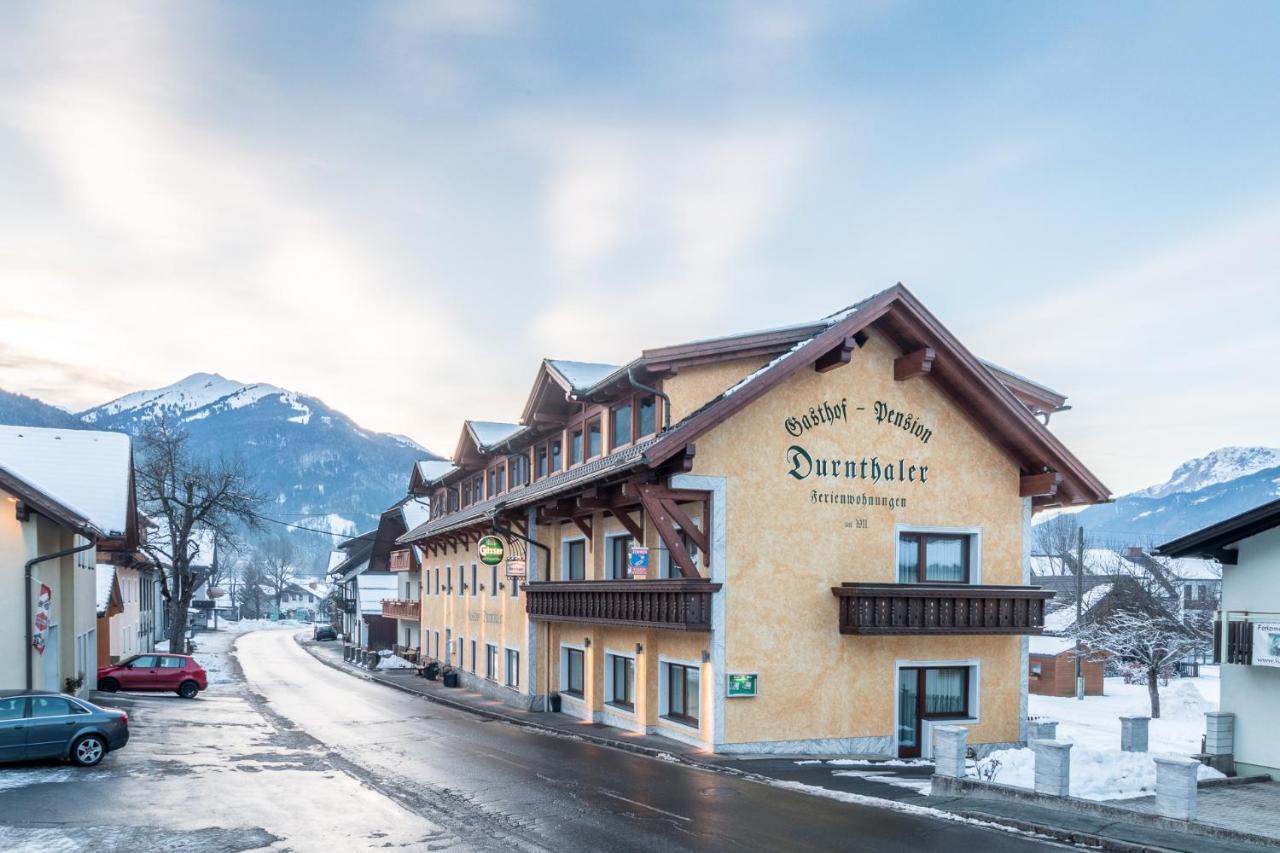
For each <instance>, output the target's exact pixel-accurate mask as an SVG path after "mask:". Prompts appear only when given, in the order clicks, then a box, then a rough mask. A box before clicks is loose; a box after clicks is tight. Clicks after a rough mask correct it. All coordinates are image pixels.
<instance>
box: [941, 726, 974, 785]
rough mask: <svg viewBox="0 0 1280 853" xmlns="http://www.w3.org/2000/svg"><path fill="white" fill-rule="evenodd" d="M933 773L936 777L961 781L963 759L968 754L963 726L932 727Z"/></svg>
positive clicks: (966, 733) (966, 731)
mask: <svg viewBox="0 0 1280 853" xmlns="http://www.w3.org/2000/svg"><path fill="white" fill-rule="evenodd" d="M932 728H933V763H934V770H933V772H934V773H935V774H937V775H938V776H950V777H952V778H955V779H963V778H964V774H965V769H964V759H965V754H966V753H967V752H968V744H967V743H966V738H967V737H968V736H969V730H968V729H966V728H965V727H964V726H933V727H932Z"/></svg>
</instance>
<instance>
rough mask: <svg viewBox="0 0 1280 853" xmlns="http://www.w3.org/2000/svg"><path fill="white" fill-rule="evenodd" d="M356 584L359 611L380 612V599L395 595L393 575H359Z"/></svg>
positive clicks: (395, 581)
mask: <svg viewBox="0 0 1280 853" xmlns="http://www.w3.org/2000/svg"><path fill="white" fill-rule="evenodd" d="M357 584H358V585H357V588H356V591H357V593H358V594H359V596H360V612H361V613H381V612H382V599H384V598H395V597H396V584H397V579H396V576H395V575H361V576H360V580H359V581H358V582H357Z"/></svg>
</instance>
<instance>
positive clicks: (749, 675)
mask: <svg viewBox="0 0 1280 853" xmlns="http://www.w3.org/2000/svg"><path fill="white" fill-rule="evenodd" d="M759 677H760V676H759V674H757V673H754V672H731V673H729V685H728V686H729V689H728V696H729V697H730V698H733V697H735V696H755V695H757V694H758V693H759V685H758V684H757V680H758V679H759Z"/></svg>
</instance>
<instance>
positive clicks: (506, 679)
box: [502, 646, 520, 690]
mask: <svg viewBox="0 0 1280 853" xmlns="http://www.w3.org/2000/svg"><path fill="white" fill-rule="evenodd" d="M502 651H503V654H502V676H503V680H502V683H503V685H504V686H506V687H510V688H511V689H512V690H519V689H520V649H519V647H517V646H503V647H502ZM512 652H515V653H516V671H515V672H514V673H512V671H511V653H512ZM513 675H514V676H515V683H512V680H511V678H512V676H513Z"/></svg>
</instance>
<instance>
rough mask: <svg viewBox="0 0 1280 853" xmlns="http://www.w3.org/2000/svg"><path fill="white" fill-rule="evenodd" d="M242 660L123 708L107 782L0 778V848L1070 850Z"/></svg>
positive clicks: (308, 668)
mask: <svg viewBox="0 0 1280 853" xmlns="http://www.w3.org/2000/svg"><path fill="white" fill-rule="evenodd" d="M237 652H238V655H237V656H238V658H239V661H240V665H241V668H242V669H243V674H244V682H243V683H234V684H228V685H220V686H218V687H215V688H213V689H211V690H210V691H209V692H208V693H207V694H202V696H201V698H200V699H197V700H195V701H192V702H183V701H182V700H178V699H177V698H176V697H169V696H129V697H125V696H120V697H119V703H118V704H120V705H121V706H124V707H128V708H129V712H130V716H131V719H132V720H133V738H134V740H133V742H132V743H130V745H129V747H128V748H127V749H125V750H123V751H121V752H120V753H116V754H113V755H111V756H109V757H108V761H106V762H104V765H103V767H102V768H101V769H96V770H93V771H88V772H87V773H85V772H84V771H77V770H75V769H73V768H57V767H48V766H46V767H43V768H39V767H37V768H23V767H20V768H18V771H19V772H37V771H44V772H47V773H50V774H53V773H57V774H64V775H65V778H62V779H60V780H59V783H58V784H53V783H52V782H51V783H49V784H34V785H32V784H26V785H19V786H14V787H7V786H6V784H5V776H4V774H5V773H7V772H9V771H7V770H0V848H5V849H24V848H23V845H29V846H27V847H26V848H25V849H32V850H35V849H39V850H42V851H44V850H57V849H65V850H76V849H85V850H102V849H129V850H132V851H138V850H161V849H163V850H193V851H194V850H210V851H212V850H249V849H261V848H264V847H269V848H271V849H280V850H302V851H309V850H343V851H347V850H360V849H386V848H400V849H414V850H418V849H423V850H425V849H450V850H504V851H505V850H531V851H555V852H556V853H569V851H598V850H608V851H611V853H620V851H630V850H636V851H640V850H643V851H654V850H787V851H802V850H815V851H816V850H821V851H830V850H860V851H862V850H865V851H893V853H901V851H904V850H947V851H970V850H977V851H1015V850H1016V851H1024V850H1048V849H1062V848H1060V847H1057V846H1056V845H1052V844H1047V843H1043V842H1040V841H1036V840H1033V839H1030V838H1026V837H1022V836H1017V835H1011V834H1007V833H1003V832H998V831H994V830H988V829H984V828H981V827H977V826H972V825H968V824H963V823H956V822H951V821H943V820H938V819H936V818H932V817H928V816H922V815H916V814H906V813H901V812H895V811H891V810H888V809H882V808H875V807H868V806H863V805H856V804H849V803H842V802H838V801H834V800H830V799H825V798H820V797H814V796H810V795H808V794H804V793H800V792H795V791H789V790H785V789H779V788H776V787H771V786H767V785H762V784H759V783H756V782H753V781H750V780H747V779H742V778H740V777H735V776H732V775H726V774H722V773H714V772H710V771H705V770H700V769H696V768H691V767H687V766H685V765H682V764H675V763H670V762H664V761H658V760H654V759H651V758H647V757H643V756H638V755H633V754H630V753H625V752H621V751H618V750H613V749H609V748H606V747H601V746H596V745H594V744H590V743H586V742H583V741H578V740H574V739H570V738H564V737H555V736H551V735H543V734H539V733H537V732H534V731H530V730H528V729H525V728H521V727H516V726H512V725H510V724H507V723H504V722H499V721H489V720H486V719H484V718H480V717H476V716H474V715H471V714H468V713H466V712H463V711H455V710H453V709H449V708H445V707H443V706H440V705H436V704H433V703H429V702H427V701H424V700H423V699H421V698H418V697H415V696H410V695H407V694H404V693H401V692H398V691H396V690H393V689H391V688H388V687H386V686H384V685H380V684H376V683H373V682H368V681H364V680H362V679H359V678H355V677H353V676H351V675H347V674H345V673H342V672H339V671H337V670H334V669H333V668H331V667H328V666H325V665H324V664H322V663H320V662H319V661H317V660H315V658H313V657H312V656H311V655H310V654H308V653H307V652H306V651H305V650H304V649H302V648H301V647H299V646H298V644H297V643H296V642H295V641H294V639H293V632H288V631H262V632H257V633H252V634H246V635H244V636H242V637H241V638H240V639H239V641H238V645H237ZM12 778H17V777H12ZM6 839H7V841H8V842H9V843H6Z"/></svg>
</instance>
